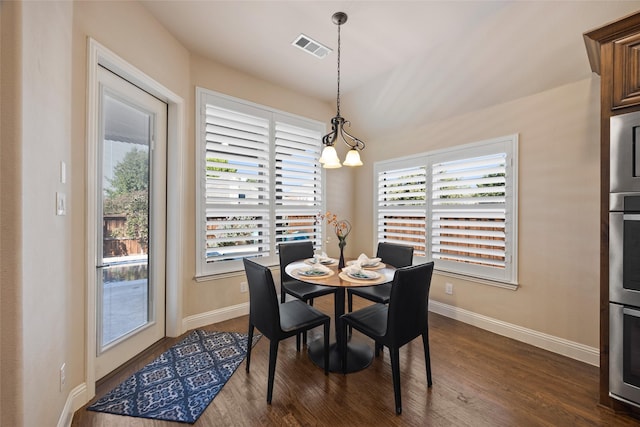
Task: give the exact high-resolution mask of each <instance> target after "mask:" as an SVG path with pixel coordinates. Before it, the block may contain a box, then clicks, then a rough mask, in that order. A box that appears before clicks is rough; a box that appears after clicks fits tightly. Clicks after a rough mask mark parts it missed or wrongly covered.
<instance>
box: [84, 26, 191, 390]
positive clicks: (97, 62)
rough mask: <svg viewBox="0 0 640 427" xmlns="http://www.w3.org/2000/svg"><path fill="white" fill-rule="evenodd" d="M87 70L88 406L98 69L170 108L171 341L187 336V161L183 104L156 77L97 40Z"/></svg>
mask: <svg viewBox="0 0 640 427" xmlns="http://www.w3.org/2000/svg"><path fill="white" fill-rule="evenodd" d="M87 50H88V55H87V56H88V64H87V117H86V119H87V145H86V150H87V158H86V166H87V167H86V177H85V179H86V186H85V188H86V206H85V210H86V219H87V228H86V236H87V241H86V247H87V258H86V260H85V263H86V265H87V266H89V267H88V268H87V269H86V270H87V271H86V285H87V286H86V291H87V295H86V296H87V298H86V306H87V307H86V309H87V310H86V313H87V318H86V325H85V331H86V343H85V344H86V346H85V348H86V356H85V359H86V360H85V372H86V374H85V375H86V378H85V381H86V391H87V396H86V399H87V401H88V400H90V399H91V398H93V397H94V396H95V382H96V376H95V360H96V356H95V355H96V351H95V349H96V334H95V330H96V292H97V289H96V286H97V285H96V277H95V276H96V274H95V269H94V268H90V266H95V265H96V260H97V254H96V248H97V242H96V233H95V230H96V225H97V224H96V221H97V219H96V218H97V217H96V207H95V203H92V201H94V200H96V197H97V195H96V194H95V193H96V188H97V186H96V182H95V181H96V174H95V165H96V164H97V161H98V160H97V159H98V156H97V152H96V147H97V144H96V138H97V135H98V132H97V126H98V123H97V111H98V66H103V67H104V68H107V69H109V70H111V71H112V72H114V73H115V74H117V75H119V76H120V77H122V78H124V79H126V80H128V81H129V82H131V83H133V84H135V85H136V86H138V87H140V88H141V89H143V90H145V91H147V92H149V93H150V94H152V95H154V96H155V97H157V98H158V99H160V100H162V101H164V102H166V103H167V105H168V128H167V159H168V162H167V233H166V247H167V251H166V260H167V261H166V320H165V322H166V323H165V328H166V334H167V336H171V337H175V336H179V335H180V334H181V333H182V332H183V330H182V327H183V325H182V283H181V280H180V277H181V276H182V269H181V263H180V260H181V259H182V256H181V254H182V238H181V236H182V222H183V219H182V218H183V212H182V206H183V205H184V203H183V200H182V188H183V167H182V164H183V158H184V156H185V155H184V147H185V144H184V126H185V125H184V115H185V105H184V100H183V99H182V98H181V97H180V96H178V95H176V94H175V93H173V92H172V91H170V90H169V89H167V88H166V87H164V86H163V85H161V84H160V83H158V82H156V81H155V80H153V79H152V78H151V77H149V76H148V75H146V74H145V73H143V72H142V71H140V70H138V69H137V68H135V67H134V66H133V65H131V64H129V63H127V62H126V61H124V60H123V59H122V58H120V57H119V56H118V55H116V54H115V53H113V52H112V51H110V50H109V49H107V48H106V47H104V46H102V45H101V44H100V43H98V42H97V41H95V40H94V39H91V38H89V39H88V46H87Z"/></svg>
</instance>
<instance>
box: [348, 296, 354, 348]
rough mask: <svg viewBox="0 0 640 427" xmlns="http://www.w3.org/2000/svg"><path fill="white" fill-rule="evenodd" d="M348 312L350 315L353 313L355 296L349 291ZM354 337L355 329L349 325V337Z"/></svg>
mask: <svg viewBox="0 0 640 427" xmlns="http://www.w3.org/2000/svg"><path fill="white" fill-rule="evenodd" d="M347 310H348V312H349V313H351V312H352V311H353V294H352V293H351V292H349V291H347ZM351 335H353V328H352V327H351V325H349V337H351Z"/></svg>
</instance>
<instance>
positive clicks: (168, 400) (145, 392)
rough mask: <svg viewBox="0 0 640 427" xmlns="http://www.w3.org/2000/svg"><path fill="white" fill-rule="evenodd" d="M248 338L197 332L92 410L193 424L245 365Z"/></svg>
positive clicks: (122, 384) (113, 391)
mask: <svg viewBox="0 0 640 427" xmlns="http://www.w3.org/2000/svg"><path fill="white" fill-rule="evenodd" d="M247 338H248V337H247V334H241V333H238V332H212V331H203V330H195V331H193V332H192V333H190V334H189V335H188V336H187V337H186V338H185V339H183V340H182V341H180V342H179V343H178V344H176V345H174V346H173V347H171V348H170V349H169V350H167V351H165V352H164V353H162V354H161V355H160V356H159V357H158V358H157V359H155V360H154V361H153V362H151V363H149V364H148V365H147V366H145V367H144V368H142V369H141V370H139V371H138V372H136V373H135V374H133V375H132V376H130V377H129V378H127V379H126V380H125V381H123V382H122V383H121V384H120V385H119V386H117V387H116V388H114V389H113V390H111V391H110V392H109V393H107V394H106V395H105V396H103V397H102V398H100V399H99V400H98V401H97V402H95V403H94V404H93V405H91V406H89V408H88V409H90V410H92V411H98V412H108V413H111V414H119V415H128V416H131V417H142V418H153V419H157V420H167V421H179V422H184V423H191V424H192V423H194V422H196V420H197V419H198V417H199V416H200V415H201V414H202V413H203V412H204V410H205V409H206V408H207V406H209V403H211V401H212V400H213V398H214V397H216V395H217V394H218V392H219V391H220V390H221V389H222V386H224V385H225V383H226V382H227V380H228V379H229V377H231V375H232V374H233V373H234V371H235V370H236V368H237V367H238V365H240V363H242V361H243V360H244V358H245V356H246V354H247ZM258 339H260V335H258V334H256V335H254V337H253V345H255V343H256V342H257V341H258Z"/></svg>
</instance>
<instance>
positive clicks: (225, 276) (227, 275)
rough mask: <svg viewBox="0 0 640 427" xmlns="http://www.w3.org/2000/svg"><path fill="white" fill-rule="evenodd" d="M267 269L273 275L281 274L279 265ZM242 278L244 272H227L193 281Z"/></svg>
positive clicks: (198, 276) (197, 276)
mask: <svg viewBox="0 0 640 427" xmlns="http://www.w3.org/2000/svg"><path fill="white" fill-rule="evenodd" d="M267 267H269V269H270V270H271V272H272V273H278V274H280V268H279V266H278V264H274V265H267ZM240 276H244V270H234V271H226V272H224V273H213V274H201V275H196V276H194V277H193V279H194V280H195V281H196V282H197V283H202V282H210V281H212V280H220V279H228V278H231V277H240Z"/></svg>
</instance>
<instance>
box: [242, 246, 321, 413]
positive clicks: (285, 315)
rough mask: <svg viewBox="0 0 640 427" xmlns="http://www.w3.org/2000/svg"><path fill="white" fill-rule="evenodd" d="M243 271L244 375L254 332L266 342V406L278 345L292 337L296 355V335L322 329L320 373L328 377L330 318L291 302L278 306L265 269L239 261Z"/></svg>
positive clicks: (270, 277)
mask: <svg viewBox="0 0 640 427" xmlns="http://www.w3.org/2000/svg"><path fill="white" fill-rule="evenodd" d="M243 262H244V270H245V273H246V275H247V282H248V283H249V334H248V335H249V338H248V339H249V341H248V342H249V345H248V346H247V368H246V370H247V372H249V365H250V363H251V342H252V341H253V332H254V329H255V328H257V329H258V331H260V332H261V333H262V334H263V335H264V336H265V337H267V338H268V339H269V376H268V381H267V403H269V404H271V398H272V396H273V380H274V377H275V372H276V359H277V357H278V345H279V344H280V341H282V340H284V339H286V338H290V337H292V336H294V335H295V337H296V350H297V351H300V333H302V332H306V331H308V330H309V329H313V328H316V327H318V326H324V373H325V375H328V374H329V326H330V323H331V318H330V317H329V316H327V315H326V314H324V313H322V312H321V311H319V310H317V309H316V308H314V307H312V306H310V305H308V304H306V303H304V302H302V301H300V300H293V301H289V302H285V303H282V304H279V303H278V295H277V294H276V288H275V284H274V283H273V276H272V274H271V270H269V268H267V267H264V266H262V265H260V264H258V263H256V262H254V261H251V260H249V259H247V258H243Z"/></svg>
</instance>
